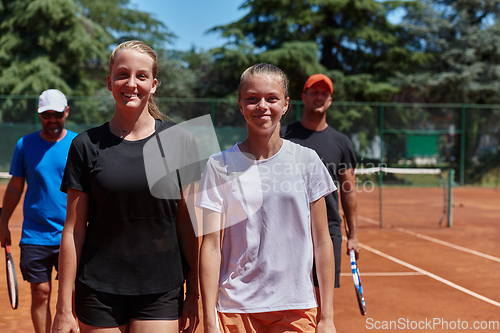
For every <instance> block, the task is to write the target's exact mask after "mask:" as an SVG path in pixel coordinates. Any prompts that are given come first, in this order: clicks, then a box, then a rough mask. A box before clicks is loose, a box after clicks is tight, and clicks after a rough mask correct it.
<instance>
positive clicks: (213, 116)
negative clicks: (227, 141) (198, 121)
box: [210, 98, 215, 124]
mask: <svg viewBox="0 0 500 333" xmlns="http://www.w3.org/2000/svg"><path fill="white" fill-rule="evenodd" d="M210 118H212V123H214V124H215V99H213V98H211V99H210Z"/></svg>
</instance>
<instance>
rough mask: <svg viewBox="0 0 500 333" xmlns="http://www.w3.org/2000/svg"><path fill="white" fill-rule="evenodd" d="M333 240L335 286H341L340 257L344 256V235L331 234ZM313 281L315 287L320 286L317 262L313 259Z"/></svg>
mask: <svg viewBox="0 0 500 333" xmlns="http://www.w3.org/2000/svg"><path fill="white" fill-rule="evenodd" d="M330 237H331V238H332V242H333V256H334V258H335V283H334V287H335V288H339V287H340V259H341V257H342V236H341V235H330ZM313 282H314V286H315V287H319V284H318V276H317V275H316V262H315V261H313Z"/></svg>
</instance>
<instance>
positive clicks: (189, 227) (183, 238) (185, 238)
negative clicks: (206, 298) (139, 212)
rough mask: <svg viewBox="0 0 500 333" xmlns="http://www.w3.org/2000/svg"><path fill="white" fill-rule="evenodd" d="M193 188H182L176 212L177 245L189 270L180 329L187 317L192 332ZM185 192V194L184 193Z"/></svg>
mask: <svg viewBox="0 0 500 333" xmlns="http://www.w3.org/2000/svg"><path fill="white" fill-rule="evenodd" d="M193 190H194V186H193V184H189V185H187V186H185V187H184V188H183V194H184V195H183V198H182V199H180V200H178V212H177V236H178V238H179V245H180V248H181V251H182V253H183V254H184V257H185V258H186V260H187V262H188V264H189V267H190V270H189V272H188V273H187V275H186V299H185V302H184V307H183V310H182V317H181V323H180V325H181V330H184V329H185V327H186V324H187V319H188V318H189V327H188V329H187V330H186V331H185V332H190V333H192V332H194V331H195V330H196V327H197V326H198V323H199V322H200V318H199V314H198V299H199V297H200V294H199V289H198V250H199V242H198V237H196V234H195V232H194V229H193V224H192V223H191V218H190V215H189V209H188V205H189V207H191V208H192V209H193V210H192V211H193V212H194V201H193V198H194V195H193V193H192V191H193ZM186 194H187V195H186Z"/></svg>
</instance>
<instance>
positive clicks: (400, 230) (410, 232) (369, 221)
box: [358, 216, 500, 262]
mask: <svg viewBox="0 0 500 333" xmlns="http://www.w3.org/2000/svg"><path fill="white" fill-rule="evenodd" d="M358 218H359V219H360V220H364V221H366V222H368V223H372V224H376V225H378V224H379V223H378V221H375V220H372V219H370V218H368V217H363V216H358ZM392 229H394V230H397V231H399V232H403V233H405V234H408V235H412V236H415V237H418V238H422V239H425V240H428V241H430V242H434V243H437V244H441V245H444V246H448V247H450V248H452V249H455V250H459V251H463V252H466V253H469V254H474V255H476V256H478V257H481V258H485V259H489V260H493V261H496V262H500V258H497V257H494V256H490V255H489V254H486V253H482V252H478V251H475V250H471V249H468V248H466V247H462V246H459V245H455V244H452V243H448V242H445V241H442V240H439V239H437V238H433V237H429V236H425V235H422V234H419V233H417V232H413V231H410V230H406V229H403V228H399V227H392Z"/></svg>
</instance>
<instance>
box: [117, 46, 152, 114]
mask: <svg viewBox="0 0 500 333" xmlns="http://www.w3.org/2000/svg"><path fill="white" fill-rule="evenodd" d="M157 84H158V81H157V80H156V78H155V77H154V75H153V59H152V58H151V57H150V56H149V55H148V54H146V53H142V52H140V51H137V50H134V49H123V50H121V51H119V52H118V53H117V54H116V56H115V58H114V63H113V65H112V66H111V68H110V74H109V75H108V78H107V85H108V90H109V91H111V92H112V93H113V97H114V99H115V101H116V108H117V109H130V108H132V109H140V110H141V111H144V110H147V107H148V98H149V95H150V94H154V93H155V91H156V87H157Z"/></svg>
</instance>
